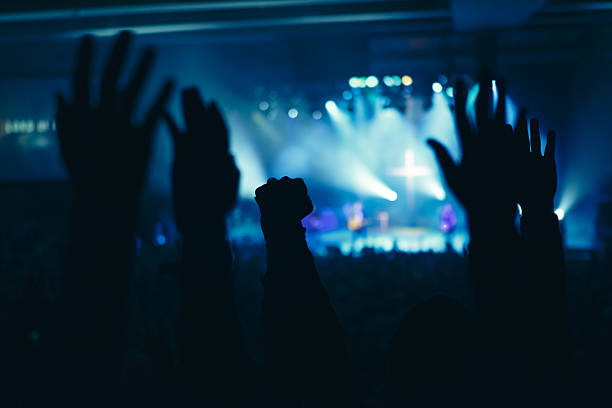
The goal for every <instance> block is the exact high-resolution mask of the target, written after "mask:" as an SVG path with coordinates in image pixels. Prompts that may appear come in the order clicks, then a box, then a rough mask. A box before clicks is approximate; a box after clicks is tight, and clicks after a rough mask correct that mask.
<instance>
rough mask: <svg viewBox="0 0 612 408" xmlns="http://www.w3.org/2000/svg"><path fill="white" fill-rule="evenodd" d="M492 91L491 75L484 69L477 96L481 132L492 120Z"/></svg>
mask: <svg viewBox="0 0 612 408" xmlns="http://www.w3.org/2000/svg"><path fill="white" fill-rule="evenodd" d="M492 92H493V90H492V88H491V76H490V75H489V73H488V71H486V70H483V71H482V72H481V74H480V81H479V89H478V96H477V97H476V126H478V131H479V132H481V131H483V130H486V128H487V127H488V126H489V122H490V120H491V119H490V117H489V112H491V105H492V102H493V94H492Z"/></svg>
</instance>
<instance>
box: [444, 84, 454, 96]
mask: <svg viewBox="0 0 612 408" xmlns="http://www.w3.org/2000/svg"><path fill="white" fill-rule="evenodd" d="M446 95H447V96H448V97H449V98H452V97H453V96H454V95H455V90H454V89H453V87H452V86H449V87H448V88H446Z"/></svg>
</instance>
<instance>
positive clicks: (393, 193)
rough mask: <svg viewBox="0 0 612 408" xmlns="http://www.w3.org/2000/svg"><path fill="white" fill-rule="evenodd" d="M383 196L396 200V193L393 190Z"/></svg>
mask: <svg viewBox="0 0 612 408" xmlns="http://www.w3.org/2000/svg"><path fill="white" fill-rule="evenodd" d="M385 198H386V199H387V200H389V201H395V200H397V193H396V192H395V191H393V190H391V191H389V192H387V193H386V195H385Z"/></svg>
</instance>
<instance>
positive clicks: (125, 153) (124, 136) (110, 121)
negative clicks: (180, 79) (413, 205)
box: [56, 31, 172, 193]
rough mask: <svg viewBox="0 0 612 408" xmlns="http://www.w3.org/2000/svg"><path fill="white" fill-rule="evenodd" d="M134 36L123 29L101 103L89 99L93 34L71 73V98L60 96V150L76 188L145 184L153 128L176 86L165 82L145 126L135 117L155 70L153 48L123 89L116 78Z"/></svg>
mask: <svg viewBox="0 0 612 408" xmlns="http://www.w3.org/2000/svg"><path fill="white" fill-rule="evenodd" d="M130 38H131V35H130V34H129V33H128V32H125V31H124V32H122V33H121V34H120V35H119V36H118V38H117V41H116V43H115V46H114V48H113V50H112V52H111V55H110V57H109V59H108V62H107V64H106V68H105V69H104V74H103V76H102V82H101V84H100V101H99V103H98V104H97V106H96V105H94V104H92V102H91V95H90V76H91V64H92V48H93V38H92V37H91V36H86V37H84V38H83V40H82V41H81V44H80V47H79V51H78V54H77V64H76V70H75V73H74V76H73V79H72V81H73V85H72V86H73V99H72V101H71V102H68V101H67V100H66V98H65V97H64V96H63V95H61V94H58V97H57V99H58V106H57V119H56V123H57V133H58V137H59V143H60V149H61V154H62V157H63V159H64V163H65V164H66V168H67V170H68V173H69V174H70V176H71V177H72V183H73V188H74V189H75V191H77V192H81V191H88V192H105V193H108V192H124V193H132V192H138V191H139V190H140V188H141V187H142V185H143V182H144V178H145V173H146V168H147V162H148V159H149V152H150V148H151V138H152V134H153V130H154V127H155V125H156V123H157V120H158V119H159V117H160V115H161V114H162V112H163V109H164V106H165V104H166V101H167V100H168V97H169V96H170V92H171V90H172V82H170V81H168V82H166V83H165V85H164V86H163V88H162V90H161V91H160V93H159V95H158V96H157V98H156V100H155V101H154V103H153V105H152V107H151V108H150V109H149V111H148V112H147V114H146V116H145V119H144V121H143V122H142V123H141V124H135V123H134V122H133V120H132V116H133V114H134V112H135V111H136V110H137V109H136V108H137V105H138V99H139V96H140V94H141V89H142V87H143V85H144V83H145V80H146V78H147V76H148V74H149V71H150V70H151V64H152V62H153V57H154V55H153V51H152V50H151V49H148V50H146V51H145V52H144V54H143V56H142V57H141V59H140V61H139V62H138V65H137V68H136V69H135V71H134V73H133V74H132V77H131V78H130V80H129V81H128V83H127V86H125V88H124V89H121V88H120V87H119V86H118V85H117V82H118V79H119V77H120V74H121V71H122V69H123V66H124V64H125V60H126V55H127V50H128V44H129V41H130Z"/></svg>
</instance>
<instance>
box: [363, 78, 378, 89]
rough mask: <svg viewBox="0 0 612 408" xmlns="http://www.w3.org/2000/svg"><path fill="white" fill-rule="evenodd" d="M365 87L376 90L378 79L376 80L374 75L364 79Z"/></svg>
mask: <svg viewBox="0 0 612 408" xmlns="http://www.w3.org/2000/svg"><path fill="white" fill-rule="evenodd" d="M366 85H367V86H368V88H376V87H377V86H378V78H376V77H375V76H374V75H370V76H369V77H367V79H366Z"/></svg>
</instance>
